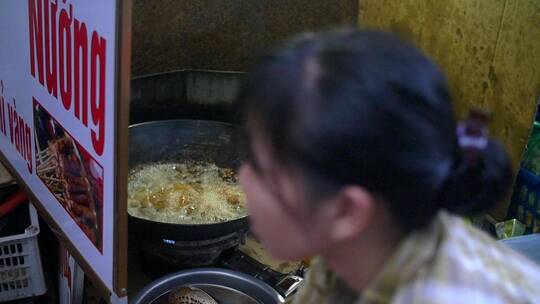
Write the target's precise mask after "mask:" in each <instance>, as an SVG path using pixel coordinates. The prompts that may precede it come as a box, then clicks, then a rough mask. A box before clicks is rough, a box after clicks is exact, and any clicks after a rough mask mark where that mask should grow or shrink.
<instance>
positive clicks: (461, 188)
mask: <svg viewBox="0 0 540 304" xmlns="http://www.w3.org/2000/svg"><path fill="white" fill-rule="evenodd" d="M478 157H479V158H478V161H476V162H470V161H467V160H466V158H465V157H464V155H463V154H460V156H459V157H458V160H457V161H456V164H455V166H454V168H453V170H452V171H451V173H450V176H449V177H448V179H447V181H446V185H445V187H444V188H443V191H442V193H441V195H440V198H441V203H442V207H443V208H445V209H447V210H449V211H451V212H455V213H459V214H462V215H476V214H480V213H482V212H486V211H489V210H491V209H492V208H493V207H494V206H495V205H496V204H497V203H498V202H499V200H500V199H502V198H503V196H504V195H505V194H506V193H507V191H508V189H509V186H510V184H511V183H512V165H511V162H510V159H509V157H508V154H507V153H506V151H505V149H504V147H503V146H502V145H501V144H500V143H499V142H497V141H494V140H491V139H488V142H487V145H486V147H485V148H484V149H483V150H482V151H481V152H480V154H479V156H478Z"/></svg>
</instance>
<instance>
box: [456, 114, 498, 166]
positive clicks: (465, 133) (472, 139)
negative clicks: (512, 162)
mask: <svg viewBox="0 0 540 304" xmlns="http://www.w3.org/2000/svg"><path fill="white" fill-rule="evenodd" d="M490 121H491V115H490V114H489V113H488V112H486V111H484V110H482V109H472V110H470V111H469V115H468V116H467V118H466V119H465V120H464V121H461V122H460V123H458V125H457V129H456V135H457V139H458V145H459V148H460V150H461V154H462V158H463V160H464V161H465V162H466V163H467V164H468V165H471V166H474V165H477V164H478V162H479V161H480V156H481V155H482V153H483V152H484V150H485V149H486V147H487V145H488V142H489V131H488V124H489V122H490Z"/></svg>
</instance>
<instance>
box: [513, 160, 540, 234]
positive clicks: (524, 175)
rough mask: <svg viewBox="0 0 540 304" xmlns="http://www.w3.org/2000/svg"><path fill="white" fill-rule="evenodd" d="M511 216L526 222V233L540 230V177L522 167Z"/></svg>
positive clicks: (515, 189) (517, 181)
mask: <svg viewBox="0 0 540 304" xmlns="http://www.w3.org/2000/svg"><path fill="white" fill-rule="evenodd" d="M509 211H510V212H509V216H510V217H511V218H516V219H518V220H519V221H520V222H522V223H523V224H525V226H526V229H525V232H526V233H537V232H540V177H538V176H537V175H535V174H533V173H532V172H530V171H528V170H526V169H524V168H521V169H520V170H519V173H518V176H517V179H516V184H515V187H514V193H513V195H512V203H511V204H510V210H509Z"/></svg>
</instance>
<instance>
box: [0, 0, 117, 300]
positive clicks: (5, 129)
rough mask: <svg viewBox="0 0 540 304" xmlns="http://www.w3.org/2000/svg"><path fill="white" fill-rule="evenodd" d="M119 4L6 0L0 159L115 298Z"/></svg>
mask: <svg viewBox="0 0 540 304" xmlns="http://www.w3.org/2000/svg"><path fill="white" fill-rule="evenodd" d="M116 26H117V1H112V0H92V1H81V0H2V1H1V2H0V152H1V153H0V154H2V155H3V156H4V158H5V159H7V161H8V163H9V164H10V165H11V167H12V168H13V169H14V170H15V171H16V172H17V173H18V175H19V176H20V177H21V179H22V181H23V182H24V183H25V184H26V186H27V187H28V188H29V189H30V190H31V191H32V192H33V194H34V196H35V197H36V198H37V199H38V201H39V202H40V203H41V205H42V207H43V208H44V209H45V210H46V211H47V212H48V213H49V215H50V217H52V218H53V220H54V221H55V222H56V223H57V224H58V226H59V227H60V229H61V230H62V232H63V234H65V236H66V237H67V239H68V241H69V242H70V243H71V244H72V245H73V246H74V247H75V248H76V250H77V251H78V253H79V254H80V256H82V258H83V259H84V260H85V261H86V263H87V264H88V265H89V266H90V267H91V268H92V270H93V271H94V272H95V274H96V275H97V276H98V277H99V280H101V281H102V283H103V284H104V285H106V287H107V288H108V289H109V290H110V291H112V290H113V284H114V283H113V282H114V274H113V271H114V268H115V267H113V261H114V242H115V241H114V236H115V225H114V220H115V219H114V211H115V208H114V207H115V206H114V204H115V201H114V198H115V134H116V133H115V117H116V113H115V109H116V108H117V104H118V103H117V100H115V98H116V92H115V83H116V80H117V78H116V77H117V75H116V73H115V70H116V59H117V58H115V56H116V54H117V52H116V41H117V38H118V37H116V34H117V32H116Z"/></svg>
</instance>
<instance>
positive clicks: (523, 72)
mask: <svg viewBox="0 0 540 304" xmlns="http://www.w3.org/2000/svg"><path fill="white" fill-rule="evenodd" d="M358 23H359V24H360V26H361V27H376V28H383V29H387V30H391V31H393V32H397V33H399V34H401V35H403V36H405V37H407V38H409V39H411V40H413V41H414V42H415V43H416V44H417V45H418V46H420V47H421V48H422V49H424V50H425V51H426V52H427V53H428V54H429V55H431V56H432V57H433V58H434V59H435V61H436V62H437V63H438V64H439V65H440V66H441V67H442V69H443V70H444V71H445V72H446V73H447V76H448V79H449V82H450V84H451V87H452V92H453V96H454V100H455V108H456V112H457V114H458V115H459V117H464V115H465V114H466V113H467V111H468V109H469V108H470V107H471V106H481V107H484V108H487V109H489V110H491V111H492V112H493V113H494V116H493V122H492V125H491V128H490V130H491V132H492V134H494V135H495V136H496V137H497V138H499V139H500V140H502V142H503V143H504V144H505V145H506V147H507V149H508V151H509V152H510V155H511V157H512V161H513V164H514V166H515V167H516V168H518V167H519V162H520V159H521V156H522V153H523V150H524V148H525V144H526V142H527V139H528V137H529V134H530V130H531V125H532V121H533V116H534V113H535V109H536V105H537V102H538V97H539V96H540V1H535V0H441V1H418V0H401V1H394V0H360V1H359V15H358ZM507 206H508V200H506V201H505V202H503V203H502V204H501V206H500V207H499V208H497V210H496V211H495V212H494V215H495V216H496V217H499V218H500V217H503V216H504V215H505V213H506V209H507Z"/></svg>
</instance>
